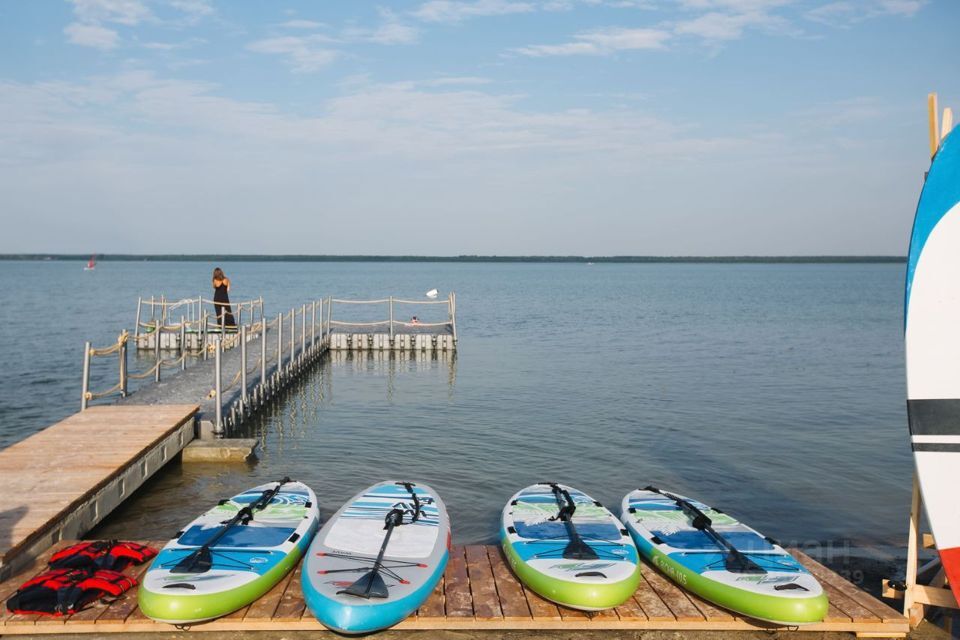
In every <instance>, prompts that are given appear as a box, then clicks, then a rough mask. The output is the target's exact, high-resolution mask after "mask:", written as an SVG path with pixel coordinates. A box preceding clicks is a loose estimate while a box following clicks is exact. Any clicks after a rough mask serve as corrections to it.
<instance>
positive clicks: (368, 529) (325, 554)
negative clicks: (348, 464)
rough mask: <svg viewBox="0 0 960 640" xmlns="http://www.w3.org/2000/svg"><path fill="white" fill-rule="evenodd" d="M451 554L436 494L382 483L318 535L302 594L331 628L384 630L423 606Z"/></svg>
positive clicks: (347, 506)
mask: <svg viewBox="0 0 960 640" xmlns="http://www.w3.org/2000/svg"><path fill="white" fill-rule="evenodd" d="M391 518H396V520H395V521H394V525H393V526H390V525H388V521H389V520H390V519H391ZM388 533H389V539H388V538H387V535H388ZM384 542H386V546H385V547H384ZM381 550H382V559H381V563H380V564H379V569H378V570H376V571H374V568H375V566H377V565H378V563H377V557H378V556H379V555H380V554H381ZM449 557H450V520H449V518H448V517H447V510H446V508H445V507H444V506H443V501H441V500H440V496H439V495H437V492H436V491H434V490H433V489H431V488H430V487H428V486H427V485H425V484H420V483H418V482H395V481H386V482H380V483H378V484H375V485H373V486H372V487H370V488H368V489H364V490H363V491H361V492H360V493H358V494H357V495H355V496H354V497H352V498H351V499H350V500H349V501H348V502H347V503H346V504H344V505H343V506H342V507H340V510H339V511H337V512H336V513H335V514H334V516H333V517H332V518H331V519H330V520H329V521H328V522H327V523H326V525H324V527H323V528H322V529H321V530H320V533H318V534H317V536H316V539H315V540H314V541H313V544H312V545H310V549H309V551H308V552H307V559H306V560H305V561H304V562H303V572H302V576H301V577H302V580H301V583H302V585H303V595H304V598H305V600H306V602H307V607H309V609H310V611H311V612H312V613H313V615H314V616H316V618H317V620H319V621H320V622H321V623H323V624H324V625H325V626H326V627H328V628H329V629H332V630H334V631H338V632H340V633H347V634H358V633H370V632H372V631H378V630H380V629H386V628H387V627H391V626H393V625H395V624H396V623H398V622H400V621H401V620H403V619H404V618H406V617H407V616H409V615H410V614H411V613H413V612H414V611H416V610H417V609H418V608H419V607H420V605H421V604H423V602H424V601H425V600H426V599H427V597H428V596H429V595H430V594H431V593H432V592H433V589H434V587H435V586H436V585H437V583H438V582H439V581H440V578H441V577H442V576H443V570H444V568H445V567H446V566H447V559H448V558H449ZM372 576H379V579H378V578H373V577H372Z"/></svg>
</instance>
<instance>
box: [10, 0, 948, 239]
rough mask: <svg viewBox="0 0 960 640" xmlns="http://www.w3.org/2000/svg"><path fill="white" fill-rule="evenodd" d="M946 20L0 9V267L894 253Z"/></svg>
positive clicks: (482, 1)
mask: <svg viewBox="0 0 960 640" xmlns="http://www.w3.org/2000/svg"><path fill="white" fill-rule="evenodd" d="M958 32H960V1H958V0H523V1H521V0H516V1H511V0H469V1H456V0H427V1H423V0H420V1H416V2H380V3H368V2H361V1H359V0H352V1H344V2H319V1H317V2H280V1H277V2H240V1H231V2H226V1H224V2H214V1H205V0H170V1H169V2H159V1H158V2H153V1H150V0H73V1H71V2H58V1H54V0H31V1H27V0H22V1H13V0H0V215H2V217H3V223H4V232H3V234H0V252H60V251H63V252H94V251H96V252H114V253H115V252H162V253H174V252H183V253H201V252H202V253H207V252H221V253H385V254H401V253H402V254H410V253H413V254H461V253H482V254H579V255H584V254H644V255H649V254H655V255H698V254H699V255H702V254H709V255H729V254H903V253H904V252H905V250H906V246H907V240H908V234H909V229H910V224H911V221H912V217H913V212H914V207H915V204H916V199H917V196H918V194H919V189H920V186H921V181H922V176H923V171H924V170H925V169H926V168H927V165H928V158H927V145H928V143H927V129H926V126H927V121H926V94H927V92H928V91H931V90H937V91H939V92H940V96H941V104H942V105H944V106H949V105H953V106H954V107H960V38H958V37H957V36H958Z"/></svg>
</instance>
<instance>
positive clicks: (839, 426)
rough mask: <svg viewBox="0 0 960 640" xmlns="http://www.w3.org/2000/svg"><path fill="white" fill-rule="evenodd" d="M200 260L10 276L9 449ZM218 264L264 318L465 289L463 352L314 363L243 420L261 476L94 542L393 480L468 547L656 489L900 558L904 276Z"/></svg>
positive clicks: (198, 469) (235, 469)
mask: <svg viewBox="0 0 960 640" xmlns="http://www.w3.org/2000/svg"><path fill="white" fill-rule="evenodd" d="M213 266H214V265H212V264H211V265H207V264H205V263H195V262H104V263H101V265H100V266H99V267H98V268H97V270H96V271H95V272H84V271H83V270H82V265H81V264H80V263H73V262H0V296H2V299H3V301H4V305H3V306H2V307H0V322H2V326H3V330H2V332H0V353H3V354H4V355H5V361H6V362H5V367H4V369H5V375H4V376H3V377H2V378H0V399H2V400H0V419H2V425H3V426H2V431H0V446H3V445H9V444H10V443H11V442H14V441H16V440H18V439H20V438H22V437H24V436H25V435H27V434H29V433H31V432H33V431H35V430H37V429H39V428H42V427H44V426H46V425H47V424H50V423H52V422H54V421H55V420H57V419H60V418H62V417H64V416H66V415H68V414H69V413H72V412H74V411H76V410H77V409H78V404H79V395H80V371H81V353H82V346H83V341H84V340H85V339H90V340H93V342H94V344H95V345H106V344H109V343H111V342H112V341H113V340H114V339H115V338H116V334H117V332H118V331H119V330H120V329H121V328H123V327H130V326H132V324H133V321H134V314H135V311H136V299H137V296H138V295H143V296H150V295H160V294H164V295H166V297H167V298H168V299H179V298H183V297H189V296H196V295H198V294H199V293H203V294H204V295H209V294H210V293H211V292H210V291H208V288H209V284H208V283H209V274H210V272H211V270H212V267H213ZM222 266H223V267H224V268H225V270H226V272H227V275H228V276H230V277H231V279H232V280H233V283H234V287H233V290H232V291H231V296H232V298H233V299H234V300H239V299H245V298H249V297H257V296H260V295H262V296H263V297H264V300H265V304H266V307H267V313H268V315H270V314H276V313H277V312H279V311H281V310H284V309H289V308H290V307H291V306H293V305H295V304H296V305H299V304H300V303H301V302H304V301H306V300H308V299H311V298H316V297H320V296H326V295H330V294H332V295H334V296H336V297H342V298H351V297H356V298H378V297H384V296H387V295H391V294H392V295H397V296H404V297H413V298H423V292H424V291H426V290H428V289H431V288H433V287H437V288H439V289H440V291H441V295H446V292H447V291H449V290H453V291H456V292H457V303H458V305H457V307H458V332H459V338H460V343H459V351H458V353H457V354H456V356H455V358H442V357H441V358H439V359H431V358H427V359H422V358H420V359H413V358H409V357H405V358H399V357H390V356H386V357H379V358H377V357H359V358H352V357H337V358H332V359H326V360H324V361H323V363H322V364H321V365H319V366H318V367H316V369H315V370H313V371H312V372H311V374H310V375H308V376H306V377H305V378H304V379H303V380H302V381H301V382H299V383H298V384H296V385H294V386H293V387H291V388H290V389H289V390H288V392H287V393H286V395H285V396H284V397H283V399H282V400H281V401H280V402H277V403H276V404H275V405H274V406H272V407H270V408H269V409H267V410H265V411H264V412H263V414H262V415H260V416H258V417H257V418H256V419H254V420H253V421H251V422H250V423H248V425H247V429H248V430H249V432H250V433H252V434H254V435H256V437H258V438H259V439H260V441H261V452H260V453H261V458H260V461H259V462H258V463H257V464H255V465H252V466H247V465H232V466H231V465H218V466H210V465H182V466H181V465H173V466H171V467H170V468H169V469H167V470H164V471H163V472H161V473H160V474H159V475H158V476H157V477H156V479H154V480H153V481H151V482H150V483H148V485H147V486H146V487H145V489H144V490H142V491H141V492H139V493H138V494H137V495H136V497H135V498H134V499H133V500H131V501H129V502H128V503H127V504H126V505H124V506H123V507H122V508H121V509H120V510H119V511H117V512H116V513H115V514H114V515H113V516H111V517H110V518H109V519H108V520H107V521H106V523H105V524H104V525H103V526H102V527H101V528H100V530H99V531H97V532H95V533H96V534H97V535H111V536H113V535H117V536H126V537H141V538H165V537H169V536H170V535H172V534H173V533H175V532H176V530H177V529H178V528H179V527H180V525H182V524H184V523H185V522H186V521H188V520H189V519H191V518H192V517H193V516H195V515H196V514H197V513H198V512H199V511H200V510H202V509H204V508H206V506H207V505H208V504H210V503H211V502H212V501H213V500H215V499H217V498H220V497H226V496H229V495H232V494H233V493H235V492H237V491H239V490H241V489H244V488H246V487H248V486H250V485H252V484H254V483H259V482H265V481H268V480H273V479H276V478H278V477H281V476H283V475H290V476H291V477H295V478H298V479H300V480H303V481H305V482H307V483H309V484H310V485H311V486H312V487H313V488H314V489H315V490H316V492H317V494H318V498H319V502H320V506H321V509H322V512H323V513H324V515H329V514H331V513H333V511H335V510H336V509H337V508H338V507H339V505H340V504H341V503H342V501H344V500H345V499H346V498H348V497H349V496H351V495H352V494H353V493H355V492H356V491H358V490H360V489H362V488H364V487H365V486H368V485H370V484H372V483H373V482H375V481H378V480H381V479H384V478H398V479H413V480H420V481H423V482H427V483H429V484H431V485H433V486H434V488H436V489H437V490H438V491H440V493H441V495H442V497H443V498H444V499H445V501H446V503H447V506H448V508H449V510H450V514H451V518H452V520H453V523H454V535H455V539H456V541H457V542H460V543H474V542H493V541H494V540H495V539H496V532H497V526H498V521H499V513H500V509H501V508H502V507H503V504H504V502H505V501H506V499H507V498H508V497H509V496H510V495H511V494H512V493H513V492H514V491H516V490H517V489H518V488H520V487H522V486H525V485H528V484H531V483H534V482H538V481H562V482H565V483H568V484H571V485H574V486H576V487H578V488H580V489H582V490H584V491H586V492H588V493H590V494H592V495H593V496H594V497H595V498H597V499H599V500H602V501H603V502H604V503H606V504H608V505H609V506H611V507H614V508H616V507H618V505H619V501H620V498H621V497H622V496H623V494H624V493H626V492H627V491H629V490H630V489H633V488H636V487H638V486H644V485H646V484H657V485H658V486H661V487H665V488H669V489H672V490H674V491H678V492H683V493H686V494H687V495H691V496H694V497H697V498H699V499H701V500H703V501H705V502H707V503H710V504H714V505H716V506H718V507H720V508H724V509H725V510H727V511H729V512H731V513H733V514H734V515H736V516H739V517H740V518H741V519H743V520H744V521H746V522H747V523H749V524H751V525H753V526H754V527H756V528H758V529H760V530H761V531H763V532H764V533H767V534H769V535H771V536H774V537H776V538H779V539H780V540H782V541H784V542H788V543H792V544H807V545H811V544H819V545H829V546H833V545H840V546H841V547H843V548H845V549H846V548H847V547H850V548H853V549H860V550H862V549H868V550H869V549H888V548H894V549H896V548H898V547H902V546H903V545H904V544H905V536H906V519H907V515H908V509H909V494H910V482H911V473H912V468H911V456H910V447H909V441H908V434H907V426H906V412H905V400H904V394H905V383H904V371H903V346H902V345H903V337H902V298H903V274H904V267H903V265H898V264H814V265H796V264H629V265H627V264H597V265H592V266H589V265H584V264H516V263H511V264H459V263H453V264H443V263H439V264H438V263H412V264H405V263H226V264H224V265H222ZM97 375H100V376H104V375H107V372H103V373H98V374H97ZM108 385H109V383H106V384H104V385H103V386H108Z"/></svg>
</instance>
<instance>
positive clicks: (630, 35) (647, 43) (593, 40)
mask: <svg viewBox="0 0 960 640" xmlns="http://www.w3.org/2000/svg"><path fill="white" fill-rule="evenodd" d="M573 38H574V41H573V42H566V43H563V44H555V45H550V44H539V45H530V46H527V47H521V48H519V49H514V51H515V52H516V53H520V54H522V55H526V56H532V57H544V56H570V55H610V54H612V53H615V52H617V51H630V50H641V49H646V50H650V49H663V48H664V46H665V43H666V41H667V40H669V39H670V33H669V32H668V31H664V30H662V29H623V28H608V29H600V30H597V31H588V32H585V33H578V34H576V35H574V36H573Z"/></svg>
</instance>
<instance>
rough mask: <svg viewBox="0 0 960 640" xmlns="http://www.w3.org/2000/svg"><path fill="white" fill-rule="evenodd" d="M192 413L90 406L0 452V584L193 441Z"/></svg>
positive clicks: (181, 408)
mask: <svg viewBox="0 0 960 640" xmlns="http://www.w3.org/2000/svg"><path fill="white" fill-rule="evenodd" d="M196 413H197V405H195V404H193V405H167V406H164V407H130V406H125V407H92V408H90V409H89V410H87V411H84V412H82V413H78V414H76V415H73V416H70V417H69V418H67V419H66V420H63V421H61V422H58V423H57V424H55V425H53V426H51V427H49V428H47V429H44V430H43V431H41V432H39V433H36V434H34V435H32V436H30V437H29V438H27V439H26V440H22V441H20V442H18V443H16V444H14V445H13V446H11V447H8V448H6V449H4V450H2V451H0V486H3V491H0V579H4V578H6V577H9V576H10V575H11V574H12V573H13V572H15V571H17V570H19V569H20V568H21V567H23V566H24V565H25V564H27V563H29V562H30V560H31V559H32V558H34V557H36V556H37V555H38V554H39V553H41V552H42V551H43V550H44V549H46V548H48V547H49V546H50V545H51V544H52V543H55V542H58V541H59V540H62V539H64V538H78V537H80V536H82V535H83V534H85V533H86V532H87V531H88V530H90V529H91V528H92V527H93V526H94V525H96V524H97V523H98V522H100V520H102V519H103V518H104V517H105V516H106V515H107V514H108V513H110V512H111V511H112V510H113V509H115V508H116V507H117V505H119V504H120V503H121V502H122V501H123V500H124V499H125V498H126V497H127V496H128V495H129V494H131V493H132V492H133V491H135V490H136V489H137V488H138V487H139V486H140V485H141V484H143V483H144V482H145V481H146V480H147V479H148V478H149V477H150V476H152V475H153V474H154V473H155V472H156V471H157V469H159V468H160V467H162V466H163V465H164V464H165V463H166V462H167V461H168V460H170V459H171V458H172V457H173V456H175V455H176V454H177V453H178V452H179V451H180V450H181V449H183V447H184V446H186V444H187V443H188V442H190V441H191V440H192V439H193V433H194V424H193V421H194V416H195V415H196Z"/></svg>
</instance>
